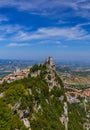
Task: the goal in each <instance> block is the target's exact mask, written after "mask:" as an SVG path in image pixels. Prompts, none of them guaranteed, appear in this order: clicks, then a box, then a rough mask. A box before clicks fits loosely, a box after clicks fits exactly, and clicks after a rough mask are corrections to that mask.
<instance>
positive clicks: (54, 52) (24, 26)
mask: <svg viewBox="0 0 90 130" xmlns="http://www.w3.org/2000/svg"><path fill="white" fill-rule="evenodd" d="M48 55H51V56H53V57H54V58H57V59H60V60H61V59H62V60H63V59H64V60H85V61H87V60H90V58H89V57H90V1H89V0H37V1H36V0H1V1H0V58H9V59H39V58H44V57H47V56H48Z"/></svg>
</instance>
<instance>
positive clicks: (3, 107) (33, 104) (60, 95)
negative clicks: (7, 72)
mask: <svg viewBox="0 0 90 130" xmlns="http://www.w3.org/2000/svg"><path fill="white" fill-rule="evenodd" d="M32 74H33V76H32ZM36 74H37V76H36ZM34 75H35V76H34ZM0 93H3V95H4V96H3V97H2V98H0V130H83V123H84V121H85V117H84V110H83V109H82V108H80V107H78V106H75V105H73V104H72V105H71V104H69V103H68V102H67V99H66V96H65V92H64V87H63V83H62V81H61V79H60V78H59V77H58V75H57V73H56V71H55V69H53V68H52V66H47V65H44V64H43V65H39V66H38V65H35V66H33V67H32V69H31V70H30V74H29V77H28V78H24V79H21V80H18V81H14V82H12V83H10V84H7V83H4V84H3V85H1V86H0Z"/></svg>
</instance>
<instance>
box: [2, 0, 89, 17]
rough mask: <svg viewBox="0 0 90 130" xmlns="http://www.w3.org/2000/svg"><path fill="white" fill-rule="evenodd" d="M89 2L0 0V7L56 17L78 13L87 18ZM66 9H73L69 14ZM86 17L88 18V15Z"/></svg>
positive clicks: (71, 0) (81, 0) (70, 0)
mask: <svg viewBox="0 0 90 130" xmlns="http://www.w3.org/2000/svg"><path fill="white" fill-rule="evenodd" d="M89 3H90V1H89V0H68V1H67V0H66V1H65V0H63V1H62V0H37V1H36V0H28V1H25V0H19V1H18V0H3V1H0V7H5V6H9V7H15V8H17V9H18V10H20V11H28V12H29V13H33V14H39V15H44V16H48V15H49V16H50V15H53V16H55V17H56V15H58V16H63V15H64V14H65V16H66V15H67V16H68V15H69V16H72V17H73V14H74V16H75V15H79V16H80V17H86V18H87V14H88V11H89V9H90V4H89ZM67 9H72V10H73V11H72V12H70V14H69V12H66V10H67ZM64 11H65V12H64ZM85 14H86V15H85ZM88 17H89V18H90V16H89V15H88Z"/></svg>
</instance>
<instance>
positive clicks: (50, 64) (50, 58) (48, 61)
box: [45, 56, 55, 70]
mask: <svg viewBox="0 0 90 130" xmlns="http://www.w3.org/2000/svg"><path fill="white" fill-rule="evenodd" d="M45 64H46V66H47V67H49V68H52V69H54V70H55V64H54V62H53V58H52V57H51V56H49V57H48V58H47V59H46V61H45Z"/></svg>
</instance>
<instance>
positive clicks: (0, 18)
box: [0, 15, 9, 22]
mask: <svg viewBox="0 0 90 130" xmlns="http://www.w3.org/2000/svg"><path fill="white" fill-rule="evenodd" d="M8 20H9V19H8V18H7V17H5V16H3V15H0V22H3V21H8Z"/></svg>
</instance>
